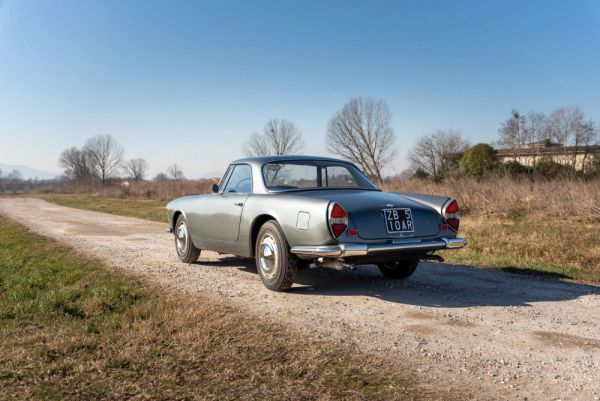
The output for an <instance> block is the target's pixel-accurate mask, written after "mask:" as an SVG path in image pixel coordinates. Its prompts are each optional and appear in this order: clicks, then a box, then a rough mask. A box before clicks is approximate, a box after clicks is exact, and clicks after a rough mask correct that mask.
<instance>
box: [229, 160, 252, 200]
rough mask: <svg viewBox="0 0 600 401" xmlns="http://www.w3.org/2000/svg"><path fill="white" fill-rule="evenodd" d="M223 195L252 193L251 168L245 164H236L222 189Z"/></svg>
mask: <svg viewBox="0 0 600 401" xmlns="http://www.w3.org/2000/svg"><path fill="white" fill-rule="evenodd" d="M223 192H224V193H229V192H237V193H242V194H247V193H251V192H252V168H251V167H250V166H248V165H247V164H237V165H236V166H235V167H234V168H233V171H232V172H231V174H230V175H229V180H228V181H227V184H226V185H225V188H224V189H223Z"/></svg>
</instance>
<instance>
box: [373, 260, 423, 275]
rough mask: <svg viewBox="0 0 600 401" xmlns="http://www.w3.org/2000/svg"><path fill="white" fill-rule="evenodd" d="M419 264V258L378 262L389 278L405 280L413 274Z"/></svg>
mask: <svg viewBox="0 0 600 401" xmlns="http://www.w3.org/2000/svg"><path fill="white" fill-rule="evenodd" d="M418 264H419V262H418V261H417V260H399V261H397V262H385V263H378V264H377V267H379V270H380V271H381V273H383V275H384V276H386V277H387V278H393V279H396V280H403V279H407V278H409V277H410V276H412V275H413V273H414V272H415V270H417V265H418Z"/></svg>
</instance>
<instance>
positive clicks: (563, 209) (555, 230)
mask: <svg viewBox="0 0 600 401" xmlns="http://www.w3.org/2000/svg"><path fill="white" fill-rule="evenodd" d="M385 190H386V191H395V192H423V193H430V194H447V195H449V196H452V197H454V198H456V199H457V200H458V202H459V204H460V205H461V208H462V210H461V214H462V218H461V233H460V234H461V235H463V236H465V237H466V238H467V239H468V240H469V245H468V246H467V247H466V248H464V249H461V250H455V251H448V252H444V253H442V255H443V256H444V258H445V259H446V260H447V261H448V262H449V263H459V264H465V265H475V266H480V267H493V268H501V269H507V270H510V271H516V272H527V273H536V272H537V273H546V274H554V275H557V276H560V277H565V278H571V279H578V280H585V281H591V282H600V243H598V238H600V182H599V181H598V180H592V181H569V180H561V181H537V182H532V181H528V180H516V181H515V180H512V179H509V178H498V177H497V178H493V179H488V180H486V181H477V180H474V179H469V178H460V179H452V180H445V181H443V182H434V181H432V180H420V179H412V180H395V181H391V182H388V183H387V184H386V186H385ZM115 191H118V188H117V189H115ZM115 194H116V192H115ZM37 196H39V197H41V198H42V199H45V200H47V201H50V202H53V203H57V204H60V205H64V206H69V207H76V208H81V209H88V210H95V211H99V212H105V213H111V214H119V215H125V216H133V217H138V218H143V219H148V220H153V221H158V222H165V221H166V214H165V209H164V205H165V204H166V201H159V200H152V199H135V198H131V197H125V196H124V195H123V194H121V195H120V196H121V197H118V198H117V197H106V196H103V195H102V193H98V194H95V195H86V194H42V195H37Z"/></svg>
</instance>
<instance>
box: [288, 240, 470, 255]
mask: <svg viewBox="0 0 600 401" xmlns="http://www.w3.org/2000/svg"><path fill="white" fill-rule="evenodd" d="M465 245H467V240H466V239H464V238H439V239H435V240H429V241H421V240H398V241H396V242H391V243H388V244H339V245H323V246H295V247H293V248H292V249H290V252H292V253H294V254H296V255H299V256H310V257H325V258H344V257H352V256H365V255H380V254H387V253H396V252H412V251H423V252H427V251H437V250H440V249H459V248H462V247H464V246H465Z"/></svg>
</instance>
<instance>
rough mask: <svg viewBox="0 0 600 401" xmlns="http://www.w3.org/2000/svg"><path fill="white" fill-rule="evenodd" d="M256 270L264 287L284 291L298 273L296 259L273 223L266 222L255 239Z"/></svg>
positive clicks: (292, 282)
mask: <svg viewBox="0 0 600 401" xmlns="http://www.w3.org/2000/svg"><path fill="white" fill-rule="evenodd" d="M255 256H256V270H258V275H259V276H260V279H261V280H262V282H263V284H264V285H265V287H267V288H268V289H270V290H273V291H285V290H287V289H288V288H290V287H291V286H292V284H294V280H295V278H296V272H297V271H298V262H299V260H298V258H297V257H296V255H294V254H292V253H290V247H289V245H288V243H287V241H286V239H285V236H284V235H283V232H282V231H281V227H279V224H277V223H276V222H275V221H267V222H266V223H265V224H263V226H262V227H261V228H260V231H259V232H258V237H257V239H256V250H255Z"/></svg>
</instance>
